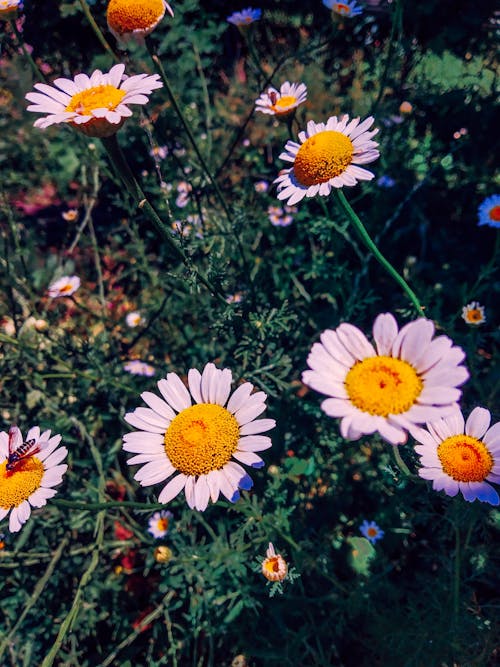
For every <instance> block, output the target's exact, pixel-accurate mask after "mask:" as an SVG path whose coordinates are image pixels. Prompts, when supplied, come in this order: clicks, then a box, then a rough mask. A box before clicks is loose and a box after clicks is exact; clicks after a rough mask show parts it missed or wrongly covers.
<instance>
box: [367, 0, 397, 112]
mask: <svg viewBox="0 0 500 667" xmlns="http://www.w3.org/2000/svg"><path fill="white" fill-rule="evenodd" d="M401 15H402V7H401V1H400V0H396V6H395V8H394V13H393V15H392V26H391V34H390V36H389V48H388V49H387V56H386V59H385V65H384V70H383V72H382V76H381V77H380V86H379V90H378V95H377V99H376V100H375V102H374V103H373V105H372V108H371V109H370V113H369V115H370V116H374V115H375V114H376V112H377V108H378V105H379V104H380V102H381V100H382V97H383V96H384V90H385V84H386V81H387V75H388V74H389V67H390V64H391V60H392V52H393V50H394V43H395V39H394V37H395V35H396V28H397V25H398V24H400V23H401Z"/></svg>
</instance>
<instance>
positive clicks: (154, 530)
mask: <svg viewBox="0 0 500 667" xmlns="http://www.w3.org/2000/svg"><path fill="white" fill-rule="evenodd" d="M173 516H174V515H173V514H172V512H168V511H166V510H161V511H160V512H155V513H154V514H153V516H152V517H151V518H150V519H149V527H148V532H149V533H151V535H152V536H153V537H156V538H157V539H158V538H160V537H165V535H166V534H167V533H168V528H169V524H170V519H171V518H172V517H173Z"/></svg>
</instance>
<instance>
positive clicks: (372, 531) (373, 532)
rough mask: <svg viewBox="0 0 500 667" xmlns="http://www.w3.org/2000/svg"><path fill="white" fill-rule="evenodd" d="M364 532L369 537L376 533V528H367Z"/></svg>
mask: <svg viewBox="0 0 500 667" xmlns="http://www.w3.org/2000/svg"><path fill="white" fill-rule="evenodd" d="M366 532H367V533H368V535H369V536H370V537H375V535H378V530H377V529H376V528H368V530H367V531H366Z"/></svg>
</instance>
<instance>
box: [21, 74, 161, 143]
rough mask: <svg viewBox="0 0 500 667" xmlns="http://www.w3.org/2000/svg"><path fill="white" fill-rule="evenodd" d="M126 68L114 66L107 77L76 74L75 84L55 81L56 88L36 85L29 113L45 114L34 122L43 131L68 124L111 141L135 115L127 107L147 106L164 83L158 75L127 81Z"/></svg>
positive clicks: (30, 96) (132, 78)
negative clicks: (133, 105)
mask: <svg viewBox="0 0 500 667" xmlns="http://www.w3.org/2000/svg"><path fill="white" fill-rule="evenodd" d="M124 71H125V65H115V66H114V67H112V68H111V69H110V70H109V72H108V73H107V74H103V73H102V72H101V70H99V69H96V70H95V72H93V74H92V75H91V76H90V77H88V76H87V75H86V74H77V75H76V76H75V78H74V80H71V79H56V80H55V81H54V86H48V85H47V84H45V83H35V88H36V89H37V91H40V92H35V93H28V94H27V95H26V99H27V100H29V101H30V102H34V104H30V106H29V107H28V111H33V112H35V113H46V114H48V116H45V118H39V119H38V120H36V121H35V123H34V125H35V127H39V128H41V129H42V130H44V129H45V128H47V127H49V126H50V125H54V124H57V123H69V124H70V125H71V126H72V127H74V128H76V129H78V130H80V131H81V132H83V133H84V134H86V135H88V136H89V137H110V136H111V135H113V134H115V133H116V132H117V131H118V130H119V129H120V127H121V126H122V125H123V123H124V122H125V120H126V119H127V118H128V117H129V116H131V115H132V112H131V111H130V109H129V108H128V106H127V104H146V103H147V102H148V97H147V96H148V95H150V94H151V92H152V91H153V90H155V89H156V88H161V87H162V85H163V84H162V83H161V82H160V80H159V76H158V74H152V75H147V74H137V75H135V76H130V77H126V76H125V75H124Z"/></svg>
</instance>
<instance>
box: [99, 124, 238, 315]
mask: <svg viewBox="0 0 500 667" xmlns="http://www.w3.org/2000/svg"><path fill="white" fill-rule="evenodd" d="M101 141H102V143H103V146H104V148H105V149H106V152H107V153H108V157H109V159H110V161H111V163H112V165H113V167H114V168H115V171H116V173H117V174H118V175H119V176H120V178H121V179H122V181H123V183H124V184H125V186H126V188H127V190H128V191H129V194H130V195H131V197H132V198H133V199H134V201H135V203H136V204H137V207H138V208H139V209H141V210H142V211H143V212H144V213H145V214H146V216H147V217H148V218H149V220H150V221H151V222H152V223H153V225H154V227H155V229H156V230H157V231H158V233H159V234H160V236H161V237H162V238H163V240H164V241H166V242H167V244H168V246H169V247H170V249H171V250H172V251H173V252H174V254H175V255H176V257H177V258H178V259H179V260H180V261H181V262H183V263H184V265H185V266H186V267H187V268H188V269H189V270H190V271H192V272H193V273H194V274H195V275H196V277H197V278H198V280H199V281H200V282H201V283H202V284H203V285H204V286H205V287H206V288H207V289H208V290H209V292H210V293H211V294H213V296H215V297H216V298H218V299H219V301H221V302H223V303H224V305H225V306H226V300H225V299H224V296H223V294H222V293H221V291H220V289H218V288H217V287H216V286H214V285H212V283H211V282H210V281H209V280H208V278H207V277H206V276H205V275H204V274H203V273H201V271H199V270H198V269H197V268H196V267H195V266H194V265H193V264H192V262H191V260H190V259H189V257H188V256H187V255H186V253H185V252H184V250H183V249H182V248H181V247H180V246H179V245H178V244H177V243H176V242H175V240H174V239H173V237H172V234H171V233H170V230H169V229H168V227H167V226H166V225H165V224H164V223H163V221H162V220H161V218H160V216H159V215H158V214H157V213H156V211H155V209H154V208H153V207H152V206H151V204H150V203H149V201H148V199H147V197H146V195H145V194H144V192H143V191H142V189H141V187H140V186H139V184H138V183H137V181H136V180H135V176H134V175H133V173H132V170H131V169H130V166H129V164H128V162H127V160H126V159H125V156H124V155H123V153H122V150H121V148H120V146H119V144H118V140H117V138H116V135H115V134H113V135H112V136H111V137H103V138H102V139H101ZM167 215H168V213H167Z"/></svg>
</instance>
